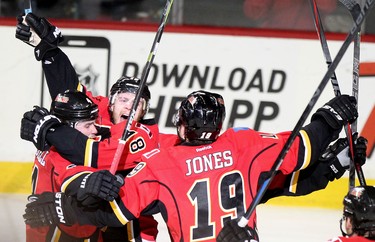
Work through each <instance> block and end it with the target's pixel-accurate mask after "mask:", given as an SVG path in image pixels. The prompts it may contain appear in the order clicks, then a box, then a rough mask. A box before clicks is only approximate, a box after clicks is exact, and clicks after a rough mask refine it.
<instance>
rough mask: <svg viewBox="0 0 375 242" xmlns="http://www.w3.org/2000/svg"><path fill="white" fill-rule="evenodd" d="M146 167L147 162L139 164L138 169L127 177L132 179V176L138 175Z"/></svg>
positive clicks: (135, 168)
mask: <svg viewBox="0 0 375 242" xmlns="http://www.w3.org/2000/svg"><path fill="white" fill-rule="evenodd" d="M144 167H146V163H145V162H140V163H138V165H137V166H136V167H134V168H133V170H132V171H131V172H130V173H129V174H128V175H127V177H132V176H134V175H136V174H137V173H138V172H139V171H140V170H142V169H143V168H144Z"/></svg>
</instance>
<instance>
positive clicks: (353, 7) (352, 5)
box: [339, 0, 366, 189]
mask: <svg viewBox="0 0 375 242" xmlns="http://www.w3.org/2000/svg"><path fill="white" fill-rule="evenodd" d="M339 1H340V2H341V3H342V4H343V5H344V6H345V7H346V8H347V9H348V11H349V12H350V14H351V16H352V18H353V20H354V21H355V20H356V18H357V17H358V15H359V13H360V12H361V6H360V5H359V4H358V3H357V2H355V1H354V0H339ZM360 43H361V26H359V28H358V32H357V34H356V35H355V36H354V48H353V49H354V53H353V82H352V94H353V96H354V97H355V99H356V100H357V109H358V81H359V56H360ZM351 129H352V132H357V121H354V122H353V123H352V125H351ZM349 142H351V143H349V144H350V153H351V156H352V161H353V162H351V163H350V167H349V189H351V188H353V187H354V186H355V171H357V176H358V180H359V182H360V184H361V186H365V185H366V180H365V178H364V175H363V171H362V167H361V165H360V164H359V162H357V161H356V160H355V159H354V157H355V156H354V148H353V146H354V144H353V140H349Z"/></svg>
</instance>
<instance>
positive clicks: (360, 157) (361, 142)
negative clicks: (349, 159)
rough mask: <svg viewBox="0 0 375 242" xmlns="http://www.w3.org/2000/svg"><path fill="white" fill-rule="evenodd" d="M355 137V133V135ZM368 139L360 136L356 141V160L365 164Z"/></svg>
mask: <svg viewBox="0 0 375 242" xmlns="http://www.w3.org/2000/svg"><path fill="white" fill-rule="evenodd" d="M353 139H354V135H353ZM366 150H367V139H366V138H364V137H362V136H360V137H358V139H357V140H356V141H355V142H354V161H355V162H356V163H359V164H360V165H361V166H363V165H364V164H365V163H366Z"/></svg>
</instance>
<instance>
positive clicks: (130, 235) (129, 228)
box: [125, 221, 135, 241]
mask: <svg viewBox="0 0 375 242" xmlns="http://www.w3.org/2000/svg"><path fill="white" fill-rule="evenodd" d="M125 226H126V233H127V235H128V241H135V238H134V223H133V221H129V223H127V224H126V225H125Z"/></svg>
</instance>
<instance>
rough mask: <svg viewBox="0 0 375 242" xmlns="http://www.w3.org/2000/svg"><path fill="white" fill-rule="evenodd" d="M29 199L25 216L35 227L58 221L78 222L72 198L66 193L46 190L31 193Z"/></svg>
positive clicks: (26, 221)
mask: <svg viewBox="0 0 375 242" xmlns="http://www.w3.org/2000/svg"><path fill="white" fill-rule="evenodd" d="M28 200H29V203H28V204H26V209H25V214H24V215H23V218H24V220H25V224H28V225H30V226H31V227H33V228H35V227H42V226H48V225H51V224H57V223H62V224H65V225H67V226H71V225H73V224H74V223H76V222H77V218H76V216H75V213H74V211H73V208H72V207H71V203H70V198H69V197H67V196H66V195H65V194H64V193H52V192H44V193H42V194H39V195H30V196H29V197H28Z"/></svg>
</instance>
